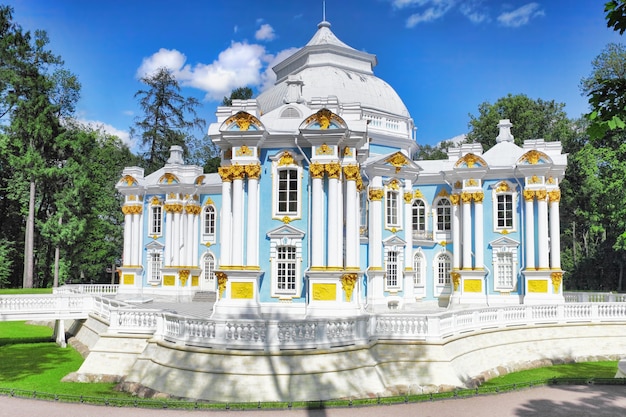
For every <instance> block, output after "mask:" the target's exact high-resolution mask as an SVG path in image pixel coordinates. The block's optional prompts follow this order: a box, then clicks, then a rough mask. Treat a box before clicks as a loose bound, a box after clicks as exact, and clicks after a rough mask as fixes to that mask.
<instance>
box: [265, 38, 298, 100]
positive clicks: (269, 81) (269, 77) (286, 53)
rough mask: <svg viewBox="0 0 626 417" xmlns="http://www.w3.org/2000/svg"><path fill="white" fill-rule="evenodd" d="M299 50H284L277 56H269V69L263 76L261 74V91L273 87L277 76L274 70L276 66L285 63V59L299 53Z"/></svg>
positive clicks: (267, 68)
mask: <svg viewBox="0 0 626 417" xmlns="http://www.w3.org/2000/svg"><path fill="white" fill-rule="evenodd" d="M298 49H299V48H289V49H284V50H282V51H280V52H279V53H277V54H276V55H268V56H267V60H266V62H267V67H266V68H265V71H264V72H263V74H261V85H260V86H259V90H260V91H265V90H267V89H268V88H270V87H271V86H273V85H274V83H275V82H276V74H275V73H274V71H273V70H272V68H273V67H274V66H275V65H276V64H278V63H280V62H282V61H284V60H285V59H287V58H289V57H290V56H291V55H293V54H295V53H296V52H297V51H298Z"/></svg>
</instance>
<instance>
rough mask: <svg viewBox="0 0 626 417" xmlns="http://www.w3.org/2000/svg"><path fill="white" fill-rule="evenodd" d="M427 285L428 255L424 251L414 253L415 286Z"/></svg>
mask: <svg viewBox="0 0 626 417" xmlns="http://www.w3.org/2000/svg"><path fill="white" fill-rule="evenodd" d="M425 285H426V257H425V256H424V253H423V252H422V251H419V250H418V251H416V252H415V253H414V254H413V287H414V288H422V287H424V286H425Z"/></svg>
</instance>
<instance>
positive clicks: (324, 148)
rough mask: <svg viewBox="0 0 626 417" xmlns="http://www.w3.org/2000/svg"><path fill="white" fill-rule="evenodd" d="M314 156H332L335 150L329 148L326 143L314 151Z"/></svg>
mask: <svg viewBox="0 0 626 417" xmlns="http://www.w3.org/2000/svg"><path fill="white" fill-rule="evenodd" d="M315 154H316V155H334V154H335V150H334V149H333V148H331V147H330V146H328V145H327V144H326V143H323V144H322V146H319V147H318V148H317V149H316V150H315Z"/></svg>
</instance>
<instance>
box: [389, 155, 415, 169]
mask: <svg viewBox="0 0 626 417" xmlns="http://www.w3.org/2000/svg"><path fill="white" fill-rule="evenodd" d="M385 162H386V163H388V164H389V165H392V166H394V167H395V168H396V172H400V170H401V169H402V167H404V166H406V165H412V162H411V160H410V159H409V158H407V157H406V155H404V154H403V153H402V152H396V153H394V154H393V155H391V156H390V157H388V158H387V159H385Z"/></svg>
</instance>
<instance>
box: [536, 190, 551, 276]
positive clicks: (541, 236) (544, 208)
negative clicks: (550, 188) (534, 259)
mask: <svg viewBox="0 0 626 417" xmlns="http://www.w3.org/2000/svg"><path fill="white" fill-rule="evenodd" d="M546 194H547V193H546V191H545V190H540V191H538V192H537V234H538V236H537V240H538V242H537V244H538V245H537V249H538V251H539V253H538V255H539V256H538V258H539V269H549V268H550V263H549V255H548V254H549V249H548V247H549V246H548V201H547V200H546V197H547V195H546Z"/></svg>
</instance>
